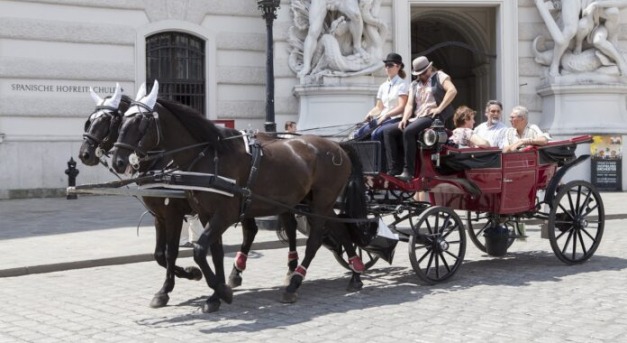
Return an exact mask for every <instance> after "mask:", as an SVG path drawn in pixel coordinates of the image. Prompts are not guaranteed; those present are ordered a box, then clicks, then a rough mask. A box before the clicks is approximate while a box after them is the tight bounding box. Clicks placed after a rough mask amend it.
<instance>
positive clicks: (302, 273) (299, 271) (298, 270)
mask: <svg viewBox="0 0 627 343" xmlns="http://www.w3.org/2000/svg"><path fill="white" fill-rule="evenodd" d="M296 274H298V275H300V276H302V277H303V279H304V278H305V275H307V268H305V267H303V266H298V267H296V270H295V271H294V273H293V274H292V275H296Z"/></svg>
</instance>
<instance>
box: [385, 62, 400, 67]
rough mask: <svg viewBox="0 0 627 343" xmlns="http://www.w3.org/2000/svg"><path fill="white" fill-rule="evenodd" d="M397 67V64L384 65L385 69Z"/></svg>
mask: <svg viewBox="0 0 627 343" xmlns="http://www.w3.org/2000/svg"><path fill="white" fill-rule="evenodd" d="M397 65H398V64H396V63H386V64H385V67H386V68H394V67H396V66H397Z"/></svg>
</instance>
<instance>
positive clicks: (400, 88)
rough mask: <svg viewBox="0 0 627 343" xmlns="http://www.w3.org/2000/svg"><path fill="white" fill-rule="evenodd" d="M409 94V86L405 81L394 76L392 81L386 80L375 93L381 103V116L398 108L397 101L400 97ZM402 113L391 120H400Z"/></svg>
mask: <svg viewBox="0 0 627 343" xmlns="http://www.w3.org/2000/svg"><path fill="white" fill-rule="evenodd" d="M408 92H409V84H408V83H407V81H405V80H403V79H401V77H400V76H398V75H396V76H394V78H393V79H392V80H386V81H385V82H383V83H382V84H381V86H379V92H378V93H377V99H379V100H381V103H383V110H381V115H382V116H383V115H385V114H386V113H387V112H388V111H390V110H392V109H394V108H395V107H396V106H398V99H399V97H400V96H401V95H407V94H408ZM402 115H403V112H401V113H399V114H397V115H395V116H394V117H392V118H400V117H401V116H402Z"/></svg>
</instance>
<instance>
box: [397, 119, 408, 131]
mask: <svg viewBox="0 0 627 343" xmlns="http://www.w3.org/2000/svg"><path fill="white" fill-rule="evenodd" d="M405 127H407V119H403V120H401V121H400V122H399V123H398V128H399V129H401V130H405Z"/></svg>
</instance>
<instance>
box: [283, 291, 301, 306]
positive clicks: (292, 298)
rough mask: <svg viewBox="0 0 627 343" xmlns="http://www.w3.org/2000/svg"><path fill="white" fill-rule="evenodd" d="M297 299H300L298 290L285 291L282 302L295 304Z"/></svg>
mask: <svg viewBox="0 0 627 343" xmlns="http://www.w3.org/2000/svg"><path fill="white" fill-rule="evenodd" d="M296 299H298V294H296V292H294V293H290V292H283V297H281V302H282V303H284V304H293V303H295V302H296Z"/></svg>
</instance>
